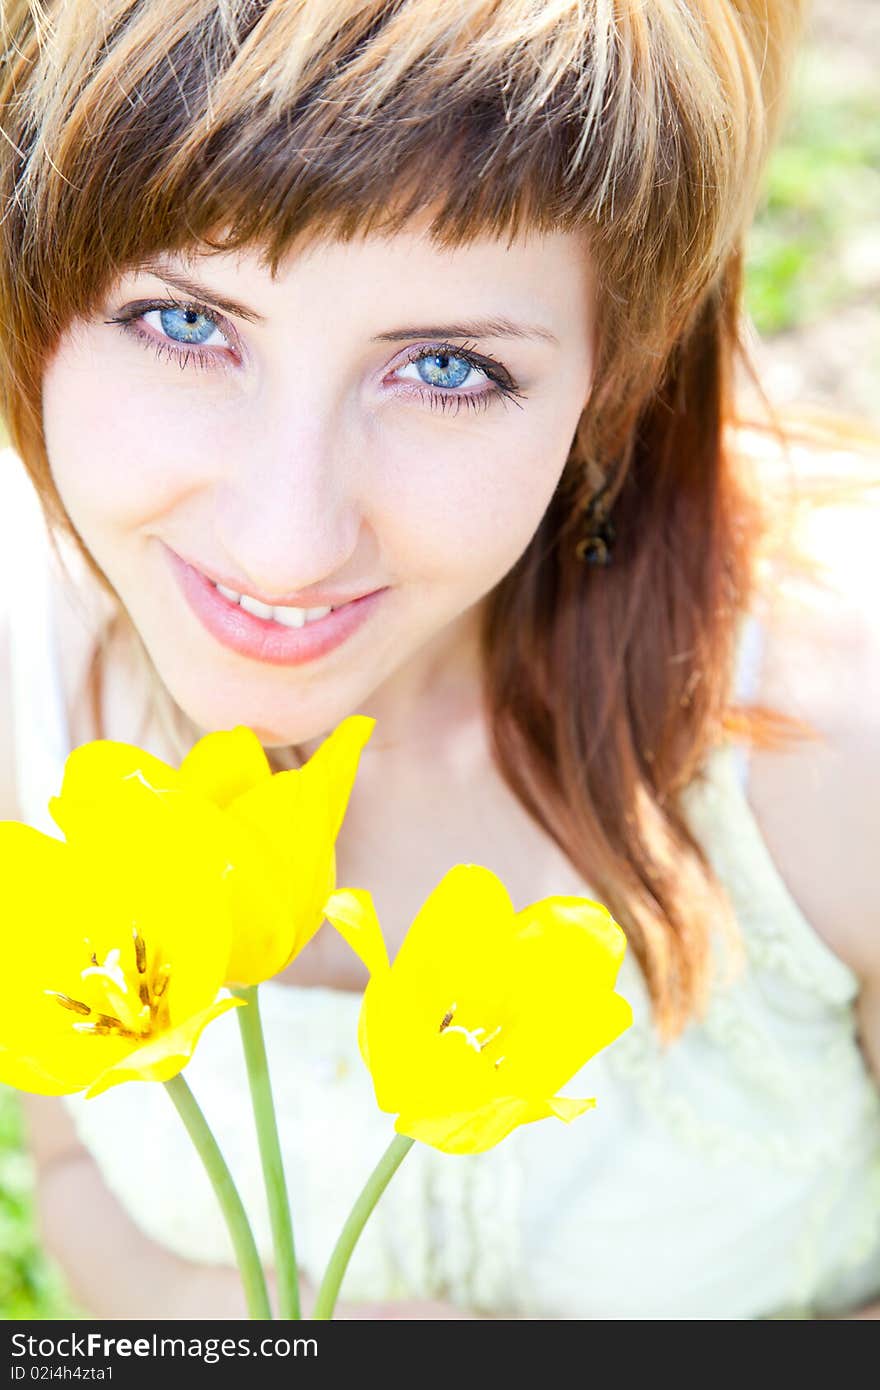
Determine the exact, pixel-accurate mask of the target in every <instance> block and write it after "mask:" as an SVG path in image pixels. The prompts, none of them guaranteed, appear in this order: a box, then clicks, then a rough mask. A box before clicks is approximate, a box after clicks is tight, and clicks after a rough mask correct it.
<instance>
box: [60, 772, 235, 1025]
mask: <svg viewBox="0 0 880 1390" xmlns="http://www.w3.org/2000/svg"><path fill="white" fill-rule="evenodd" d="M65 820H66V828H65V834H66V835H67V838H68V843H69V845H70V852H71V853H72V854H73V855H74V857H75V860H76V863H77V868H78V872H79V873H80V874H81V876H82V878H83V880H84V882H85V884H86V885H87V886H86V887H85V888H84V889H83V890H82V892H81V894H80V898H81V902H82V910H83V911H84V912H85V913H87V914H88V917H89V924H88V933H87V934H88V937H89V940H90V943H91V947H92V949H94V951H95V952H96V954H97V955H98V958H99V959H101V960H103V959H104V957H105V955H106V953H107V951H109V950H111V949H113V948H125V947H126V946H127V945H128V946H130V943H131V941H132V930H133V928H134V926H135V925H137V929H138V931H139V932H140V935H141V936H142V938H143V939H144V940H145V941H146V943H147V946H148V949H151V950H155V951H161V954H162V955H163V957H164V959H165V960H166V961H167V963H168V964H169V965H170V966H171V967H172V973H173V977H174V981H173V988H172V992H171V993H170V994H169V1003H170V1006H171V1010H172V1020H173V1021H174V1022H177V1021H178V1020H180V1019H182V1018H183V1017H185V1016H186V1015H187V1014H190V1013H197V1012H198V1011H199V1010H200V1009H202V1008H204V1007H205V1006H206V1005H207V1004H208V1003H209V1002H210V1001H211V1000H212V999H214V997H215V996H216V993H217V990H218V989H219V988H220V986H221V984H222V983H223V978H224V974H225V970H226V964H227V961H228V959H229V950H230V944H231V934H232V923H231V920H230V917H229V901H228V894H227V890H226V887H225V885H224V881H223V876H224V874H225V872H226V868H227V858H226V847H225V840H226V835H225V831H224V817H223V813H222V812H220V811H219V810H218V809H217V808H216V807H215V806H213V805H212V804H211V803H210V802H209V801H207V800H206V799H205V798H204V797H202V796H197V795H194V794H192V793H190V792H188V791H185V790H184V789H182V788H180V787H178V788H167V789H160V790H158V791H156V790H154V789H153V788H152V787H149V786H146V785H145V784H144V783H142V782H141V781H140V780H139V779H129V780H124V781H121V782H117V783H115V784H114V785H112V786H108V787H107V788H105V789H104V791H103V792H102V795H101V796H100V798H96V799H95V800H94V801H92V802H91V803H86V802H84V801H81V800H79V799H76V800H75V801H70V802H69V803H67V806H66V816H65ZM65 915H66V914H62V919H61V920H62V921H63V920H64V916H65ZM131 949H133V948H131ZM87 959H88V953H86V960H87Z"/></svg>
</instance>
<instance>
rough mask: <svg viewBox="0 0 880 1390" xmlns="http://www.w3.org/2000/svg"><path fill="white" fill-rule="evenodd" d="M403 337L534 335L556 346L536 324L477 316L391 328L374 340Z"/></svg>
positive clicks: (518, 336)
mask: <svg viewBox="0 0 880 1390" xmlns="http://www.w3.org/2000/svg"><path fill="white" fill-rule="evenodd" d="M402 338H537V339H538V340H539V341H541V342H545V343H553V344H554V345H555V346H556V347H558V346H559V339H558V338H557V337H556V336H555V334H553V333H551V332H550V330H549V328H541V327H540V326H539V325H538V324H532V323H514V322H513V320H512V319H508V318H504V317H503V316H502V317H498V318H491V319H477V320H475V321H474V322H473V323H441V324H429V325H428V326H427V327H415V328H392V329H390V330H389V331H388V332H387V333H377V334H376V336H375V337H374V338H373V339H372V341H373V342H374V343H394V342H397V341H398V339H402Z"/></svg>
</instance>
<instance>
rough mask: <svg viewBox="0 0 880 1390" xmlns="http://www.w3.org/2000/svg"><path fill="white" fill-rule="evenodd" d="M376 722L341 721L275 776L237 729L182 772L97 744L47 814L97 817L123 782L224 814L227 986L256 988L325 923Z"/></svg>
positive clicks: (193, 756)
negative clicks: (90, 810) (184, 796)
mask: <svg viewBox="0 0 880 1390" xmlns="http://www.w3.org/2000/svg"><path fill="white" fill-rule="evenodd" d="M375 722H376V721H375V720H374V719H368V718H366V717H365V716H362V715H352V716H350V717H349V718H348V719H344V720H343V721H342V723H341V724H339V725H338V726H337V728H336V729H335V730H334V731H333V733H332V734H330V735H329V737H328V738H326V739H325V740H324V742H323V743H322V744H321V746H320V747H319V748H318V749H317V750H316V752H315V753H314V754H313V756H312V757H311V758H310V759H309V760H308V762H307V763H306V764H305V765H304V766H303V767H301V768H295V769H292V770H291V771H289V772H278V773H274V774H273V772H272V770H271V768H270V766H269V761H268V759H267V757H266V754H265V752H264V750H263V748H262V745H261V744H260V742H259V740H258V738H257V736H256V734H254V733H253V731H252V730H251V729H248V728H245V727H244V726H243V725H239V726H238V727H237V728H235V729H230V730H222V731H220V732H218V733H211V734H206V735H205V737H204V738H202V739H200V740H199V742H198V743H197V744H196V745H195V746H194V747H193V748H192V749H191V751H190V752H189V753H188V754H187V756H186V757H185V758H184V760H183V762H182V763H181V765H180V768H179V769H176V768H173V767H171V766H170V765H169V764H168V763H166V762H163V761H162V760H161V759H160V758H156V757H153V755H152V754H150V753H146V752H144V751H143V750H142V749H140V748H137V747H135V746H133V745H132V744H128V743H116V742H113V741H111V740H107V739H97V740H95V741H94V742H92V743H87V744H84V745H83V746H82V747H81V748H78V749H76V750H75V751H74V752H73V753H71V754H70V756H69V757H68V759H67V764H66V766H65V772H64V780H63V783H62V787H61V795H60V796H59V797H55V798H53V800H52V801H51V802H50V803H49V810H50V812H51V814H52V816H53V818H54V820H55V821H56V823H57V824H58V825H59V826H60V827H61V829H62V830H66V827H67V823H68V808H71V811H72V814H73V815H74V817H75V819H76V820H77V822H78V823H79V824H82V823H83V818H84V817H85V816H86V815H87V807H88V806H94V807H97V808H98V809H99V811H100V807H101V805H102V799H103V796H104V794H105V791H106V789H107V788H108V787H111V786H113V785H114V784H115V783H117V782H118V781H119V780H120V779H124V778H134V779H135V780H140V781H142V782H143V783H144V785H146V786H149V787H153V788H155V789H156V790H159V791H161V790H168V791H173V790H176V789H182V790H184V791H186V792H188V793H189V794H191V795H197V796H200V797H202V798H203V799H204V800H205V801H206V802H207V803H208V804H210V805H211V806H212V807H213V808H214V809H215V810H216V811H218V812H219V813H220V815H219V821H220V825H219V830H218V834H219V835H220V837H221V839H222V843H223V845H224V847H225V854H226V861H227V863H228V865H229V872H228V874H227V878H226V885H225V886H226V891H227V893H228V894H229V896H230V903H231V911H232V920H233V938H232V947H231V953H230V959H229V965H228V969H227V971H226V982H227V983H228V984H231V985H244V986H250V985H256V984H259V983H260V982H261V981H262V980H266V979H268V978H269V977H270V976H272V975H277V974H278V972H279V971H281V970H283V969H284V968H285V966H287V965H288V964H289V963H290V961H291V960H293V958H294V956H296V955H297V954H298V953H299V952H300V951H301V950H302V948H303V947H304V946H305V945H306V944H307V942H309V941H310V940H311V938H312V937H313V936H314V934H315V932H316V931H317V930H318V928H319V926H320V925H321V923H322V921H323V920H324V913H323V905H324V901H325V899H326V897H327V894H328V893H331V892H332V891H333V889H334V888H335V886H336V854H335V843H336V837H337V836H338V834H339V830H340V827H341V825H342V821H343V817H344V816H345V811H346V808H347V806H348V800H349V797H350V795H351V789H352V786H353V784H354V779H355V775H356V772H357V766H358V760H359V758H360V754H361V751H362V749H363V747H364V745H365V744H366V742H367V739H368V738H369V737H370V734H371V733H372V731H373V727H374V725H375Z"/></svg>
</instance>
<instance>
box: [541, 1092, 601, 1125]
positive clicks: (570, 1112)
mask: <svg viewBox="0 0 880 1390" xmlns="http://www.w3.org/2000/svg"><path fill="white" fill-rule="evenodd" d="M547 1108H548V1109H549V1110H551V1111H552V1112H553V1114H554V1115H555V1116H556V1118H557V1119H558V1120H564V1121H565V1123H566V1124H567V1125H569V1124H571V1122H572V1120H576V1119H577V1117H578V1115H583V1114H584V1113H585V1111H587V1110H595V1108H596V1098H595V1096H593V1097H592V1098H591V1099H590V1100H575V1099H574V1098H573V1097H571V1096H551V1097H550V1099H549V1100H548V1101H547Z"/></svg>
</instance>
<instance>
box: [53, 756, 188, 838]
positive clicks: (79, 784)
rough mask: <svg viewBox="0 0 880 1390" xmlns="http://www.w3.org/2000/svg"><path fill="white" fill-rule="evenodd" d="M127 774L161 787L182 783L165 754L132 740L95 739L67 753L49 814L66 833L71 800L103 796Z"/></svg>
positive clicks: (92, 798)
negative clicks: (146, 749) (57, 791)
mask: <svg viewBox="0 0 880 1390" xmlns="http://www.w3.org/2000/svg"><path fill="white" fill-rule="evenodd" d="M127 777H132V778H136V777H139V778H141V780H142V781H143V782H145V783H146V784H147V785H149V786H151V787H154V788H157V789H158V788H162V787H176V786H179V777H178V773H177V772H176V771H175V770H174V768H172V767H169V765H168V764H167V763H165V762H163V761H162V759H161V758H155V757H154V756H153V755H152V753H147V752H145V750H144V749H143V748H137V747H136V746H135V745H134V744H131V743H118V742H116V741H115V740H113V739H95V740H93V741H92V742H91V743H84V744H82V746H81V747H79V748H74V749H73V751H72V752H71V753H69V754H68V755H67V759H66V761H65V764H64V776H63V778H62V781H61V793H60V795H59V796H53V797H52V798H51V799H50V801H49V814H50V815H51V817H52V819H53V820H54V821H55V824H56V825H57V826H58V828H59V830H62V831H64V832H65V834H66V825H65V814H66V809H67V806H68V804H69V803H70V802H72V801H85V802H93V801H95V800H96V799H100V797H101V796H102V795H103V793H104V790H105V789H106V788H108V787H112V786H113V785H114V784H115V783H117V782H119V781H120V780H121V779H123V778H127ZM59 817H61V819H59Z"/></svg>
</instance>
